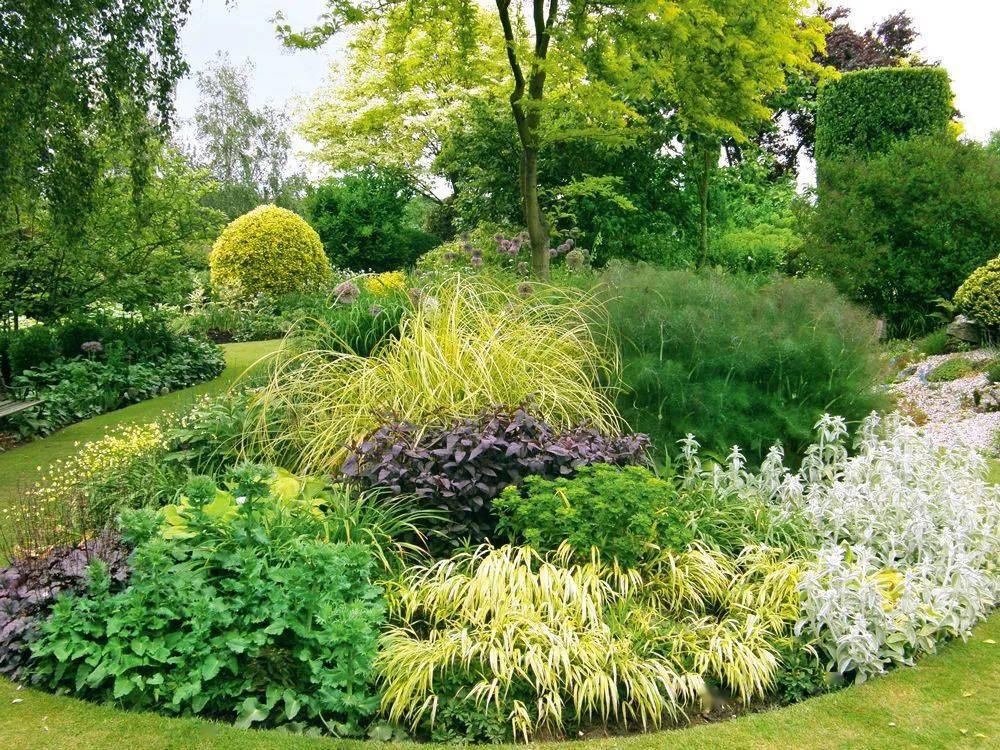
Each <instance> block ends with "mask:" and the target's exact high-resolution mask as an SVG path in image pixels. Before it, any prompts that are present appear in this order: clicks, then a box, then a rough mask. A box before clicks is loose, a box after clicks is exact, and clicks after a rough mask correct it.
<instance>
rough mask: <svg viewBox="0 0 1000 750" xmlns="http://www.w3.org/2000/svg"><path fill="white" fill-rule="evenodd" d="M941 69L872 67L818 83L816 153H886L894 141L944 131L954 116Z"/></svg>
mask: <svg viewBox="0 0 1000 750" xmlns="http://www.w3.org/2000/svg"><path fill="white" fill-rule="evenodd" d="M953 98H954V95H953V94H952V91H951V82H950V80H949V78H948V72H947V71H946V70H944V68H931V67H920V68H871V69H869V70H858V71H853V72H850V73H845V74H844V75H842V76H841V77H840V78H838V79H836V80H834V81H830V82H828V83H826V84H825V85H823V86H822V87H821V88H820V91H819V98H818V100H817V105H816V106H817V109H816V157H817V159H819V160H820V161H822V160H824V159H829V158H831V157H837V156H843V155H848V154H854V155H860V156H864V155H868V154H875V153H880V152H882V151H885V150H886V149H887V148H888V147H889V146H890V145H891V144H892V143H893V142H894V141H899V140H906V139H908V138H911V137H913V136H916V135H936V134H940V133H944V132H945V131H946V130H947V128H948V123H949V122H950V121H951V118H952V115H953V107H952V100H953Z"/></svg>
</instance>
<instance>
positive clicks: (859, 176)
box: [797, 136, 1000, 336]
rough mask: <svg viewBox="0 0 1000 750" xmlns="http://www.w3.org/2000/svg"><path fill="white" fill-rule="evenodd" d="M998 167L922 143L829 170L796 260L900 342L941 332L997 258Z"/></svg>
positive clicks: (958, 145)
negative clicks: (943, 308) (953, 305)
mask: <svg viewBox="0 0 1000 750" xmlns="http://www.w3.org/2000/svg"><path fill="white" fill-rule="evenodd" d="M997 206H1000V157H997V156H996V155H994V154H991V153H989V152H988V151H986V149H984V148H983V147H982V146H981V145H979V144H977V143H974V142H973V143H967V142H960V141H957V140H955V139H954V138H951V137H945V136H943V137H937V138H933V137H921V138H914V139H911V140H909V141H905V142H899V143H895V144H893V145H892V146H890V147H889V148H888V150H887V151H885V152H884V153H881V154H877V155H874V156H872V157H870V158H853V157H845V158H843V159H836V160H831V162H830V163H829V164H827V165H826V167H825V169H824V172H823V180H822V181H821V183H820V191H819V199H818V201H817V203H816V207H815V209H814V210H813V211H812V212H811V215H810V219H809V222H808V224H809V227H808V232H807V234H808V241H807V242H806V243H805V244H804V246H803V249H802V251H801V252H800V253H799V254H798V256H797V259H798V261H799V262H801V263H802V267H803V269H804V270H809V271H811V272H814V273H819V274H823V275H825V276H827V277H828V278H830V279H831V280H832V281H833V282H834V283H835V284H836V285H837V286H838V287H839V288H840V289H841V291H843V292H844V293H845V294H847V295H848V297H850V298H851V299H853V300H855V301H856V302H859V303H861V304H863V305H865V306H866V307H868V308H869V309H870V310H871V311H872V312H873V313H874V314H875V315H877V316H878V317H881V318H884V319H885V320H886V323H887V325H888V330H889V333H891V334H893V335H906V336H912V335H920V334H922V333H926V332H927V331H929V330H932V329H933V328H934V327H936V326H937V325H939V323H938V321H937V320H936V319H935V318H934V317H933V313H934V312H935V311H936V307H937V301H938V299H939V298H944V299H951V298H952V296H953V295H954V294H955V292H956V290H957V289H958V288H959V286H960V285H962V282H963V281H965V280H966V278H967V277H968V276H969V274H970V273H972V272H973V271H974V270H975V269H976V268H977V267H979V266H981V265H982V264H983V263H986V262H987V261H989V260H990V259H992V258H995V257H996V256H997V254H998V252H1000V211H998V210H997Z"/></svg>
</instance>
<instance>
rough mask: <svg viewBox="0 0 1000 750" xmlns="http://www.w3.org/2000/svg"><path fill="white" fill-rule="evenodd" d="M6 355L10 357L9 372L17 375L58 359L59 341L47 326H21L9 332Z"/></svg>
mask: <svg viewBox="0 0 1000 750" xmlns="http://www.w3.org/2000/svg"><path fill="white" fill-rule="evenodd" d="M7 356H8V357H9V358H10V369H11V373H12V374H14V375H17V374H18V373H21V372H23V371H25V370H34V369H36V368H38V367H42V366H43V365H47V364H49V363H50V362H54V361H55V360H56V359H58V358H59V341H58V340H57V339H56V336H55V334H54V333H53V330H52V328H49V327H48V326H42V325H34V326H29V327H28V328H22V329H21V330H19V331H15V332H12V333H11V336H10V343H9V344H8V345H7Z"/></svg>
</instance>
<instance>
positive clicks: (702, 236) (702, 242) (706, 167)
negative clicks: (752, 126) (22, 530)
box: [698, 143, 718, 267]
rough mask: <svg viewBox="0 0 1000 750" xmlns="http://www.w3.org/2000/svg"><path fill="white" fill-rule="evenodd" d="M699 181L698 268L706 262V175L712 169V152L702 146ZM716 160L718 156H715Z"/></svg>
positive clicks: (707, 145)
mask: <svg viewBox="0 0 1000 750" xmlns="http://www.w3.org/2000/svg"><path fill="white" fill-rule="evenodd" d="M702 148H703V150H704V152H703V154H702V162H701V180H700V182H699V184H698V198H699V206H700V212H699V217H698V266H699V267H701V266H704V265H705V264H706V263H707V262H708V175H709V172H710V171H711V169H712V150H711V148H709V144H707V143H704V144H702ZM716 158H718V156H716Z"/></svg>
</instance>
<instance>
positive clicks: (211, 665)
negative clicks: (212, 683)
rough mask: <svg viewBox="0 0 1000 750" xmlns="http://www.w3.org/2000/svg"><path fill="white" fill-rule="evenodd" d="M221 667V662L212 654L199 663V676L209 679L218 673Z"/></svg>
mask: <svg viewBox="0 0 1000 750" xmlns="http://www.w3.org/2000/svg"><path fill="white" fill-rule="evenodd" d="M221 668H222V664H221V662H219V660H218V659H217V658H216V657H215V656H214V655H213V656H209V657H208V658H207V659H205V661H204V663H203V664H202V665H201V676H202V678H203V679H205V680H211V679H212V678H213V677H215V676H216V675H217V674H219V669H221Z"/></svg>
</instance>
